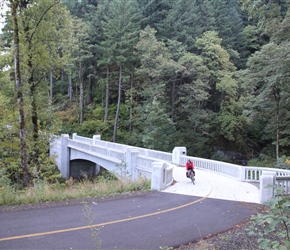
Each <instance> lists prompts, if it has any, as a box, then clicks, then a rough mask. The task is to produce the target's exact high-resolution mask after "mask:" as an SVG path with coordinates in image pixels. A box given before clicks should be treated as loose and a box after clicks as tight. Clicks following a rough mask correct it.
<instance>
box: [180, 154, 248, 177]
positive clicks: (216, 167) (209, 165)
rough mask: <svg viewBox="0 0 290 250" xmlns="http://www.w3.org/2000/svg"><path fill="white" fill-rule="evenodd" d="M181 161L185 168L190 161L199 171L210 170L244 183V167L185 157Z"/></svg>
mask: <svg viewBox="0 0 290 250" xmlns="http://www.w3.org/2000/svg"><path fill="white" fill-rule="evenodd" d="M180 159H181V162H180V163H181V165H183V166H185V164H186V161H187V160H188V159H190V160H192V161H193V162H194V165H195V167H196V168H197V169H203V170H209V171H212V172H216V173H219V174H224V175H227V176H229V177H232V178H234V179H237V180H239V181H244V178H243V166H239V165H234V164H230V163H226V162H221V161H214V160H209V159H202V158H197V157H191V156H183V155H182V156H181V157H180Z"/></svg>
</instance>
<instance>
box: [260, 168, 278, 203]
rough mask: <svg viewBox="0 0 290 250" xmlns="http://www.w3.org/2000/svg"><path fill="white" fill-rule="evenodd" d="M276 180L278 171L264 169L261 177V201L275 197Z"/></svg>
mask: <svg viewBox="0 0 290 250" xmlns="http://www.w3.org/2000/svg"><path fill="white" fill-rule="evenodd" d="M275 182H276V173H275V172H273V171H263V172H262V175H261V179H260V203H261V204H263V203H264V202H266V201H268V200H270V199H271V198H273V197H274V185H275Z"/></svg>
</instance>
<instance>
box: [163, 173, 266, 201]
mask: <svg viewBox="0 0 290 250" xmlns="http://www.w3.org/2000/svg"><path fill="white" fill-rule="evenodd" d="M195 172H196V178H195V179H196V180H195V185H193V184H192V183H191V181H190V179H188V178H186V176H185V168H184V167H174V170H173V178H174V180H175V181H176V183H175V184H174V185H172V186H170V187H168V188H166V189H165V190H163V192H168V193H176V194H185V195H193V196H200V197H204V196H207V195H208V197H209V198H216V199H223V200H232V201H244V202H251V203H259V202H260V191H259V188H258V187H257V186H256V185H253V184H251V183H247V182H240V181H236V180H234V179H232V178H230V177H227V176H224V175H221V174H216V173H213V172H210V171H205V170H201V169H195Z"/></svg>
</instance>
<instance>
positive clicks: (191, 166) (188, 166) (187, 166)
mask: <svg viewBox="0 0 290 250" xmlns="http://www.w3.org/2000/svg"><path fill="white" fill-rule="evenodd" d="M185 166H186V170H189V169H194V164H193V162H192V161H190V162H188V161H187V162H186V165H185Z"/></svg>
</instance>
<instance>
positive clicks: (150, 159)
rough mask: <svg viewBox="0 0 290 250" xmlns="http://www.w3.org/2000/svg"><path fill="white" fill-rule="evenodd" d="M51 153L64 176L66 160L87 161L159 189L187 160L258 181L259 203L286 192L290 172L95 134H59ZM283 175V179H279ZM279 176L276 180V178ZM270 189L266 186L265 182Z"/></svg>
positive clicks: (246, 180) (65, 174)
mask: <svg viewBox="0 0 290 250" xmlns="http://www.w3.org/2000/svg"><path fill="white" fill-rule="evenodd" d="M50 154H51V155H56V156H57V157H56V164H57V166H58V168H59V169H60V171H61V173H62V176H63V177H64V178H69V176H70V161H72V160H77V159H79V160H88V161H91V162H94V163H96V168H99V167H100V166H102V167H104V168H106V169H107V170H109V171H112V172H114V173H116V174H117V175H122V176H124V173H126V176H127V177H130V178H132V179H133V180H136V179H137V178H138V177H139V176H143V177H145V178H147V179H151V188H152V189H157V190H162V189H164V188H166V187H168V186H169V185H171V184H172V182H173V166H176V165H177V166H185V164H186V161H187V160H188V159H191V160H192V161H193V162H194V164H195V167H196V168H197V169H203V170H207V171H211V172H215V173H218V174H222V175H225V176H228V177H231V178H233V179H235V180H237V181H242V182H259V183H260V199H261V203H263V202H264V201H266V200H269V199H270V198H271V197H273V196H275V191H274V188H275V187H276V186H279V187H283V190H284V192H285V193H290V188H289V187H290V171H289V170H283V169H274V168H261V167H253V166H239V165H235V164H230V163H225V162H220V161H214V160H209V159H202V158H197V157H192V156H187V152H186V148H185V147H175V148H174V149H173V151H172V153H168V152H162V151H157V150H150V149H144V148H139V147H133V146H128V145H123V144H118V143H112V142H107V141H102V140H101V137H100V136H99V135H95V136H94V137H93V138H92V139H91V138H86V137H82V136H78V135H77V134H73V135H72V139H70V138H69V136H68V135H62V136H61V137H59V138H54V140H53V141H52V143H51V149H50ZM282 177H283V178H282ZM279 178H280V179H279ZM270 184H271V185H272V189H271V190H270V189H269V187H268V186H269V185H270Z"/></svg>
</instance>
